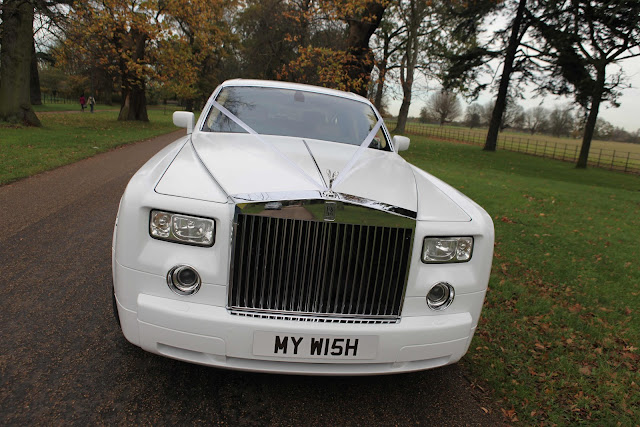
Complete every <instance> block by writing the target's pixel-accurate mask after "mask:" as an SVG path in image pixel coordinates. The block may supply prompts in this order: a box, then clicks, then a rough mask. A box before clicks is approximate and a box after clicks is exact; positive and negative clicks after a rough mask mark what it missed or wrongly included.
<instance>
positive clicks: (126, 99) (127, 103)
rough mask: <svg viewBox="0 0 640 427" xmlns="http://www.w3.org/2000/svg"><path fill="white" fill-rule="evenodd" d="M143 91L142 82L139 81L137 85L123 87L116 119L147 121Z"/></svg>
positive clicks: (145, 100) (145, 99)
mask: <svg viewBox="0 0 640 427" xmlns="http://www.w3.org/2000/svg"><path fill="white" fill-rule="evenodd" d="M144 91H145V87H144V82H139V84H138V85H136V86H134V87H131V88H126V89H124V88H123V91H122V103H121V107H120V114H119V115H118V120H121V121H126V120H139V121H142V122H148V121H149V115H148V114H147V97H146V95H145V93H144Z"/></svg>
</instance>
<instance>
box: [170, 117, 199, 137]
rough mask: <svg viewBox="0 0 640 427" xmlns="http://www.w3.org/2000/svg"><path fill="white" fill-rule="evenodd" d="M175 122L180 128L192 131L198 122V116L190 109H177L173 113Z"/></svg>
mask: <svg viewBox="0 0 640 427" xmlns="http://www.w3.org/2000/svg"><path fill="white" fill-rule="evenodd" d="M173 124H174V125H176V126H178V127H179V128H187V133H188V134H189V133H192V132H193V128H194V127H195V124H196V116H195V115H194V114H193V113H191V112H189V111H176V112H175V113H173Z"/></svg>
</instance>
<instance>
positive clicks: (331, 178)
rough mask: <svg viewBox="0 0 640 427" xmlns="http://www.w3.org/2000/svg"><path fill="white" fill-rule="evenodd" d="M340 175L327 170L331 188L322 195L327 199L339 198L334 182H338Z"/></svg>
mask: <svg viewBox="0 0 640 427" xmlns="http://www.w3.org/2000/svg"><path fill="white" fill-rule="evenodd" d="M339 174H340V173H339V172H332V171H331V169H327V177H328V178H329V188H328V189H327V190H326V191H324V192H323V193H322V195H323V196H325V197H331V198H337V197H338V195H337V194H336V193H335V191H333V181H335V180H336V178H337V177H338V175H339Z"/></svg>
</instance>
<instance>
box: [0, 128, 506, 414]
mask: <svg viewBox="0 0 640 427" xmlns="http://www.w3.org/2000/svg"><path fill="white" fill-rule="evenodd" d="M178 135H180V133H179V132H177V133H173V134H170V135H167V136H163V137H159V138H155V139H152V140H149V141H144V142H141V143H138V144H135V145H131V146H127V147H124V148H120V149H117V150H113V151H111V152H108V153H105V154H101V155H98V156H95V157H93V158H91V159H87V160H84V161H81V162H78V163H76V164H73V165H69V166H65V167H62V168H59V169H56V170H54V171H50V172H46V173H43V174H40V175H37V176H35V177H32V178H29V179H25V180H22V181H19V182H16V183H13V184H10V185H7V186H4V187H0V224H1V226H2V228H1V229H2V231H1V232H0V278H1V279H0V425H3V426H8V425H21V426H22V425H44V424H46V425H61V424H79V425H95V424H116V423H117V424H150V425H164V424H181V425H184V424H229V425H265V424H269V425H303V424H304V425H327V424H338V425H408V424H414V425H415V424H418V425H436V426H444V425H496V424H498V423H499V422H500V417H499V416H498V415H497V414H496V413H495V411H490V412H489V413H488V414H487V413H485V411H484V410H483V409H482V407H485V408H488V404H487V402H486V401H487V397H486V396H485V395H483V394H482V393H481V392H480V391H479V390H477V389H474V388H472V387H471V385H470V384H469V381H468V380H467V379H466V377H465V375H464V372H463V371H462V369H461V368H460V367H459V366H456V365H454V366H450V367H446V368H441V369H436V370H432V371H426V372H421V373H414V374H403V375H393V376H378V377H356V378H349V377H340V378H334V377H299V376H282V375H265V374H252V373H244V372H234V371H224V370H218V369H213V368H207V367H202V366H197V365H190V364H187V363H183V362H178V361H174V360H170V359H166V358H163V357H160V356H155V355H152V354H150V353H146V352H144V351H142V350H140V349H139V348H138V347H135V346H133V345H131V344H129V343H127V342H126V341H125V339H124V338H123V336H122V334H121V332H120V330H119V329H118V327H117V326H116V322H115V320H114V318H113V314H112V308H111V295H110V286H111V254H110V245H111V233H112V230H113V222H114V219H115V215H116V211H117V208H118V201H119V199H120V196H121V194H122V192H123V190H124V188H125V186H126V184H127V182H128V180H129V178H130V177H131V175H132V174H133V173H134V172H135V171H136V170H137V169H138V168H139V167H140V166H141V165H142V164H143V163H144V162H145V161H146V160H147V159H148V158H150V157H151V156H152V155H153V154H154V153H155V152H157V151H158V150H159V149H161V148H162V147H164V146H165V145H166V144H168V143H169V142H171V141H173V140H174V139H176V138H177V137H178Z"/></svg>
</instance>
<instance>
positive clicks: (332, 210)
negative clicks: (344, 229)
mask: <svg viewBox="0 0 640 427" xmlns="http://www.w3.org/2000/svg"><path fill="white" fill-rule="evenodd" d="M337 208H338V204H337V203H336V202H324V220H325V221H335V219H336V210H337Z"/></svg>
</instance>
